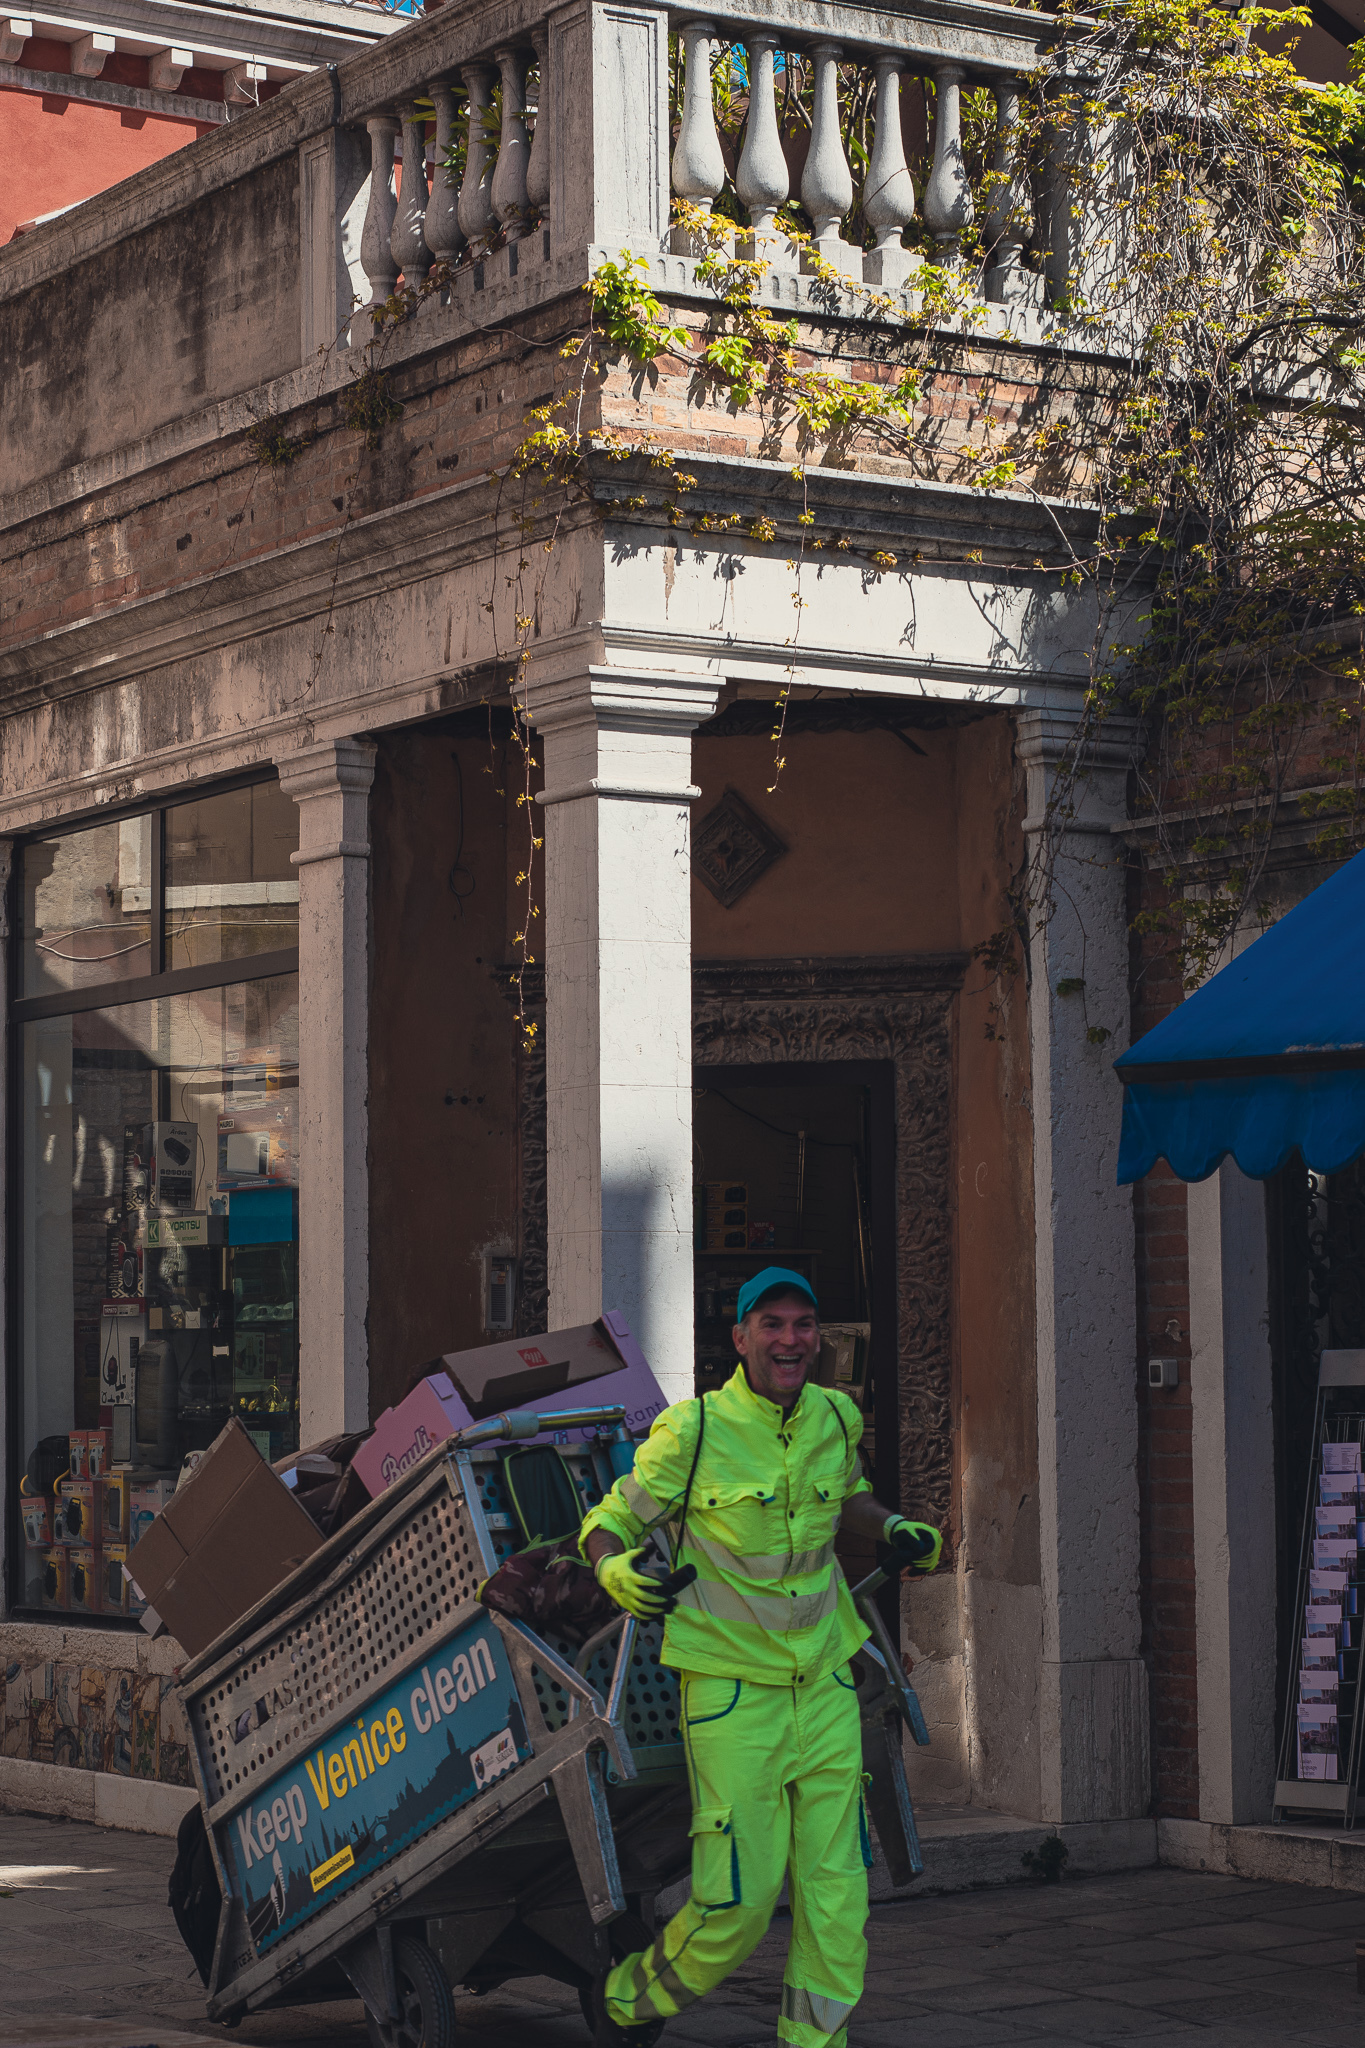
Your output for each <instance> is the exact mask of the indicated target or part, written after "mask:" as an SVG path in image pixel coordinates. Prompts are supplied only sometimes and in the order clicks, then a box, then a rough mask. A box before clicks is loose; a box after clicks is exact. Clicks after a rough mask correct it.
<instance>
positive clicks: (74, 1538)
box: [58, 1479, 105, 1543]
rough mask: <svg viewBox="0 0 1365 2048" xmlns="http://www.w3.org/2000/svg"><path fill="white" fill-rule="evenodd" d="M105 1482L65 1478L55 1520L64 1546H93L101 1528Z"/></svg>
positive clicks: (102, 1524)
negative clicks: (76, 1544)
mask: <svg viewBox="0 0 1365 2048" xmlns="http://www.w3.org/2000/svg"><path fill="white" fill-rule="evenodd" d="M104 1484H105V1483H104V1481H103V1480H102V1479H64V1480H63V1481H62V1486H61V1509H60V1514H59V1517H58V1520H59V1522H60V1525H61V1532H62V1541H63V1542H65V1543H94V1542H96V1541H98V1539H99V1534H100V1531H101V1529H102V1528H103V1527H104Z"/></svg>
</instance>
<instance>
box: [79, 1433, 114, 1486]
mask: <svg viewBox="0 0 1365 2048" xmlns="http://www.w3.org/2000/svg"><path fill="white" fill-rule="evenodd" d="M112 1449H113V1432H112V1431H111V1430H108V1429H87V1431H86V1432H85V1475H86V1477H87V1479H103V1478H105V1477H106V1476H107V1474H108V1471H109V1467H110V1465H111V1463H112V1462H113V1460H112V1455H111V1453H112Z"/></svg>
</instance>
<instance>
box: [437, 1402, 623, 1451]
mask: <svg viewBox="0 0 1365 2048" xmlns="http://www.w3.org/2000/svg"><path fill="white" fill-rule="evenodd" d="M625 1419H626V1411H625V1409H624V1408H623V1407H621V1406H620V1404H619V1403H618V1404H617V1405H616V1406H615V1407H612V1408H563V1409H559V1410H556V1412H555V1413H554V1414H552V1415H536V1414H533V1413H532V1411H531V1410H530V1409H529V1408H510V1409H508V1410H507V1411H506V1412H505V1413H504V1414H502V1415H485V1417H484V1419H483V1421H482V1422H471V1423H470V1424H469V1426H468V1428H467V1429H457V1430H456V1432H455V1434H454V1436H453V1437H452V1438H451V1439H450V1441H449V1443H448V1444H447V1449H448V1450H456V1451H465V1450H468V1449H470V1447H471V1446H472V1445H474V1444H488V1443H493V1442H495V1441H496V1440H497V1439H499V1438H502V1437H513V1438H519V1437H528V1436H539V1435H540V1433H541V1431H542V1430H543V1429H605V1428H607V1427H608V1426H609V1425H614V1424H616V1423H618V1422H624V1421H625Z"/></svg>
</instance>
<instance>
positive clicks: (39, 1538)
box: [19, 1493, 52, 1550]
mask: <svg viewBox="0 0 1365 2048" xmlns="http://www.w3.org/2000/svg"><path fill="white" fill-rule="evenodd" d="M19 1519H20V1521H21V1522H22V1523H23V1525H24V1541H25V1543H26V1544H27V1545H28V1547H29V1549H30V1550H46V1549H47V1548H48V1545H49V1544H50V1543H51V1541H52V1502H51V1501H50V1500H49V1498H48V1496H47V1495H46V1494H45V1493H24V1494H21V1495H20V1496H19Z"/></svg>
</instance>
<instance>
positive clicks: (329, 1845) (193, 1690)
mask: <svg viewBox="0 0 1365 2048" xmlns="http://www.w3.org/2000/svg"><path fill="white" fill-rule="evenodd" d="M620 1415H621V1411H620V1410H619V1409H615V1410H601V1409H597V1410H593V1411H580V1412H578V1413H576V1414H573V1415H569V1414H565V1415H562V1416H544V1417H542V1416H534V1415H529V1414H517V1415H514V1416H498V1417H493V1418H490V1419H489V1420H488V1421H487V1422H485V1423H482V1424H478V1425H476V1426H475V1428H474V1429H473V1430H466V1431H464V1432H463V1433H462V1435H461V1436H460V1437H457V1438H452V1439H450V1440H449V1442H447V1443H446V1444H443V1445H440V1446H438V1448H437V1449H436V1450H435V1451H432V1452H430V1453H428V1455H427V1457H426V1458H425V1459H423V1461H422V1462H421V1464H419V1465H417V1466H415V1467H414V1468H413V1470H412V1471H411V1472H410V1473H409V1474H407V1475H406V1476H405V1477H404V1479H402V1480H401V1481H400V1482H399V1483H398V1484H397V1485H395V1486H394V1487H392V1488H391V1489H390V1490H389V1491H388V1492H387V1493H385V1494H383V1495H381V1496H380V1497H379V1499H378V1500H376V1501H374V1502H372V1503H371V1505H370V1506H369V1507H368V1508H366V1509H365V1510H363V1511H362V1513H361V1514H360V1515H359V1516H357V1517H356V1518H355V1519H354V1520H353V1521H351V1522H349V1523H348V1524H347V1525H346V1526H345V1527H344V1528H343V1529H341V1530H339V1531H338V1532H337V1534H336V1535H335V1536H334V1537H332V1538H331V1539H330V1540H329V1541H328V1542H327V1543H326V1544H325V1545H324V1546H323V1547H322V1549H320V1550H319V1551H317V1552H316V1553H315V1554H314V1556H313V1557H311V1558H309V1559H308V1560H307V1562H306V1563H305V1564H304V1565H302V1566H301V1567H300V1568H299V1569H298V1570H297V1571H295V1572H294V1573H293V1574H292V1575H291V1576H290V1577H289V1578H288V1579H286V1580H285V1581H284V1582H283V1583H282V1584H281V1585H280V1586H278V1587H277V1588H276V1589H275V1590H274V1592H273V1593H272V1594H271V1595H270V1596H269V1597H268V1598H267V1599H266V1600H265V1601H263V1602H261V1603H260V1605H259V1606H258V1607H256V1608H255V1609H254V1610H253V1611H252V1612H251V1613H250V1614H248V1615H247V1616H245V1617H244V1618H243V1621H242V1622H241V1624H240V1625H239V1626H238V1627H237V1628H236V1629H235V1630H234V1631H233V1636H232V1640H231V1641H230V1642H228V1641H225V1640H222V1639H220V1641H219V1642H217V1643H215V1644H213V1645H212V1646H211V1647H210V1648H209V1649H208V1650H207V1651H205V1652H204V1653H203V1654H202V1655H201V1656H200V1657H198V1658H196V1659H195V1660H194V1661H193V1662H192V1663H190V1664H189V1665H187V1666H186V1668H185V1671H184V1674H183V1676H182V1681H181V1685H182V1697H183V1699H184V1703H185V1708H186V1717H187V1720H188V1723H189V1730H190V1753H191V1758H192V1761H193V1768H194V1774H195V1782H196V1784H197V1786H198V1790H199V1797H200V1801H201V1804H202V1807H203V1813H204V1820H205V1826H206V1831H207V1835H208V1840H209V1844H210V1849H211V1853H212V1857H213V1861H214V1865H215V1868H216V1871H217V1875H218V1881H219V1885H220V1888H221V1894H222V1906H221V1911H220V1916H219V1924H218V1935H217V1942H216V1946H215V1950H214V1956H213V1963H212V1968H211V1971H210V1976H209V1983H208V2014H209V2017H210V2018H211V2019H214V2020H219V2021H223V2022H226V2023H227V2024H229V2025H233V2024H235V2023H236V2022H237V2021H238V2020H240V2019H241V2017H242V2016H243V2015H244V2014H245V2013H248V2012H255V2011H259V2010H260V2009H261V2008H263V2007H267V2006H280V2005H285V2004H298V2003H305V2002H307V2003H314V2002H318V2001H321V2000H324V1999H327V1998H331V1997H338V1998H353V1997H355V1996H357V1995H359V1997H360V1998H361V1999H362V2000H363V2002H364V2005H365V2009H366V2017H367V2023H368V2028H369V2033H370V2038H371V2040H372V2041H373V2042H374V2043H376V2044H381V2048H452V2044H453V2042H454V2025H455V2014H454V2001H453V1998H452V1995H451V1990H450V1986H451V1984H452V1982H454V1983H460V1984H462V1985H464V1986H465V1987H466V1988H468V1989H470V1990H472V1991H487V1990H490V1989H492V1988H493V1987H494V1986H496V1985H498V1984H500V1983H503V1982H505V1981H506V1980H507V1979H508V1978H511V1977H516V1976H530V1975H534V1976H550V1977H554V1978H558V1979H559V1980H561V1981H563V1982H566V1983H569V1984H572V1985H574V1986H575V1987H576V1988H577V1989H578V1991H579V1995H580V1998H582V1999H584V2000H586V1996H587V1992H588V1988H589V1986H590V1985H591V1982H592V1979H593V1977H594V1975H595V1974H596V1973H597V1972H598V1971H599V1970H601V1969H602V1968H603V1967H604V1966H605V1965H606V1964H607V1963H608V1962H609V1961H610V1960H611V1959H612V1958H613V1957H614V1956H616V1955H622V1954H626V1953H628V1952H629V1951H630V1950H631V1949H634V1948H640V1947H643V1946H646V1945H647V1944H648V1943H649V1942H650V1941H651V1940H652V1939H653V1936H654V1898H655V1894H656V1893H658V1892H659V1891H661V1890H663V1889H665V1888H666V1887H668V1886H670V1885H672V1884H674V1883H676V1882H677V1881H678V1880H679V1879H681V1878H683V1877H685V1876H686V1874H687V1872H688V1868H689V1864H690V1848H691V1844H690V1840H689V1836H688V1825H689V1820H690V1805H689V1799H688V1792H687V1783H686V1773H685V1768H684V1763H683V1751H682V1741H681V1735H680V1731H679V1726H678V1687H677V1680H676V1677H675V1675H674V1673H673V1672H671V1671H669V1670H668V1669H666V1668H665V1667H663V1666H661V1665H660V1663H659V1648H660V1641H661V1635H662V1630H661V1627H659V1626H652V1627H641V1626H639V1625H637V1624H636V1623H635V1622H634V1621H633V1620H630V1619H628V1618H627V1617H625V1616H622V1617H620V1619H619V1620H618V1621H615V1622H613V1623H612V1624H611V1625H610V1626H609V1627H607V1628H606V1629H604V1630H602V1631H601V1633H600V1634H599V1635H598V1636H597V1637H595V1638H594V1639H593V1640H592V1641H590V1642H588V1643H587V1644H585V1645H584V1646H583V1647H582V1648H581V1649H577V1648H576V1647H575V1646H573V1645H571V1644H569V1643H567V1642H546V1641H543V1640H542V1639H541V1638H540V1637H539V1636H537V1635H536V1634H535V1633H534V1632H533V1631H532V1630H530V1629H529V1628H526V1627H524V1626H523V1625H522V1624H520V1623H519V1622H512V1621H508V1620H506V1619H505V1618H504V1617H502V1616H500V1615H496V1614H492V1613H490V1612H489V1611H488V1609H486V1608H485V1607H483V1606H481V1605H480V1604H479V1602H478V1601H477V1599H476V1598H475V1592H476V1588H477V1587H478V1586H479V1585H480V1584H481V1583H482V1581H483V1580H484V1579H485V1578H486V1577H487V1576H488V1575H489V1573H490V1572H492V1571H493V1570H495V1569H496V1567H497V1565H498V1564H499V1562H500V1561H501V1559H502V1558H503V1557H504V1556H506V1555H507V1554H509V1553H510V1552H511V1551H512V1550H514V1549H515V1548H517V1547H518V1544H519V1542H520V1537H519V1535H518V1534H517V1532H516V1528H515V1523H514V1520H513V1517H512V1515H511V1514H510V1513H509V1512H508V1503H507V1501H506V1498H505V1496H504V1494H503V1491H502V1485H501V1468H500V1466H499V1463H498V1459H497V1453H496V1452H495V1451H494V1450H492V1449H491V1448H479V1447H478V1440H479V1439H480V1438H482V1439H484V1440H485V1442H486V1440H488V1439H491V1438H503V1437H526V1436H532V1435H535V1434H536V1433H538V1432H539V1431H541V1430H550V1429H554V1430H564V1429H567V1428H568V1427H570V1426H571V1425H577V1426H580V1427H581V1426H583V1425H585V1424H589V1423H591V1424H600V1425H603V1426H604V1427H607V1426H610V1425H611V1424H614V1423H617V1422H619V1420H620ZM561 1448H562V1449H563V1450H564V1453H565V1456H566V1458H567V1459H568V1462H569V1464H570V1467H571V1469H572V1470H573V1472H574V1476H575V1480H576V1482H577V1484H578V1487H579V1491H580V1493H581V1495H582V1497H583V1501H584V1505H585V1508H586V1507H587V1506H589V1505H591V1504H592V1503H593V1502H594V1501H596V1500H597V1499H599V1498H600V1497H601V1495H602V1493H603V1492H604V1491H605V1490H606V1488H607V1487H608V1486H610V1484H611V1481H612V1477H613V1474H612V1471H611V1467H610V1463H609V1453H608V1449H607V1446H606V1443H605V1441H603V1442H589V1443H581V1442H580V1443H578V1444H571V1445H567V1444H566V1445H562V1446H561ZM880 1583H881V1577H880V1574H874V1576H873V1578H872V1579H871V1580H868V1581H864V1583H863V1585H862V1586H860V1587H859V1588H858V1595H859V1597H860V1603H861V1604H862V1606H863V1611H864V1613H865V1614H866V1615H867V1616H868V1619H869V1621H870V1622H871V1624H872V1626H873V1628H874V1632H878V1631H879V1632H880V1633H879V1635H878V1636H877V1644H876V1648H870V1649H869V1651H868V1652H865V1653H864V1654H863V1660H862V1661H863V1663H864V1666H865V1667H866V1669H865V1675H864V1679H863V1684H862V1686H861V1687H860V1691H859V1699H860V1704H861V1709H862V1721H863V1747H864V1768H865V1770H866V1771H867V1772H868V1773H869V1774H870V1783H869V1786H868V1805H869V1808H870V1811H871V1815H872V1820H873V1825H874V1827H875V1828H876V1830H877V1834H878V1836H879V1838H880V1841H881V1846H882V1850H883V1853H884V1855H885V1856H886V1859H887V1862H888V1865H889V1866H890V1870H891V1875H892V1880H893V1883H896V1884H905V1883H908V1882H909V1881H910V1879H911V1878H912V1877H913V1876H915V1875H917V1874H918V1873H919V1871H920V1870H921V1869H922V1867H923V1866H922V1864H921V1862H920V1857H919V1848H918V1843H917V1840H916V1836H915V1825H914V1817H913V1814H912V1812H911V1807H910V1800H909V1796H908V1792H907V1789H906V1783H905V1775H904V1770H903V1768H902V1763H901V1747H900V1746H901V1733H900V1721H901V1719H902V1718H904V1719H905V1720H906V1721H907V1722H908V1724H909V1726H910V1727H911V1730H912V1732H913V1733H914V1735H915V1738H916V1740H918V1741H921V1742H923V1741H927V1739H928V1738H927V1735H926V1734H925V1731H924V1723H923V1720H922V1718H921V1717H920V1713H919V1707H918V1703H917V1702H916V1700H915V1697H914V1694H913V1692H912V1691H911V1690H910V1688H909V1686H908V1685H907V1683H906V1681H905V1679H904V1677H903V1675H902V1673H901V1669H900V1664H899V1661H898V1659H897V1658H896V1657H895V1655H894V1652H893V1651H892V1649H891V1645H890V1642H889V1639H888V1638H887V1636H886V1632H885V1629H884V1627H883V1625H882V1623H881V1618H880V1616H879V1615H877V1614H876V1610H875V1607H873V1605H872V1601H871V1594H872V1592H873V1591H874V1590H875V1588H876V1586H877V1585H879V1584H880ZM586 2009H587V2008H586V2003H585V2014H586Z"/></svg>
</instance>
